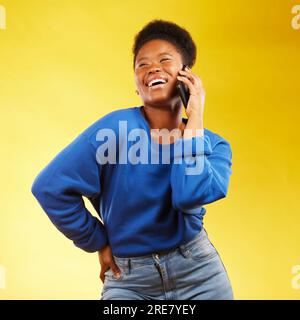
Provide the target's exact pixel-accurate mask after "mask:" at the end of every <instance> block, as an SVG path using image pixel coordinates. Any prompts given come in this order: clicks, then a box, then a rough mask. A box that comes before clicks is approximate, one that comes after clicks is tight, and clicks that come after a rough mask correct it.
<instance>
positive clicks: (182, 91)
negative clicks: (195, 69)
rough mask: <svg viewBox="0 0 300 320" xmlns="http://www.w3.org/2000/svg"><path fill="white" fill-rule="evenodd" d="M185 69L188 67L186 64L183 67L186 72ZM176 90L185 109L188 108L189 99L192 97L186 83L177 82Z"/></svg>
mask: <svg viewBox="0 0 300 320" xmlns="http://www.w3.org/2000/svg"><path fill="white" fill-rule="evenodd" d="M185 67H186V65H185V64H184V65H183V67H182V70H184V69H185ZM176 88H177V90H178V92H179V95H180V97H181V100H182V103H183V105H184V107H185V108H187V105H188V101H189V97H190V92H189V89H188V87H187V85H186V84H185V83H183V82H182V81H180V80H177V83H176Z"/></svg>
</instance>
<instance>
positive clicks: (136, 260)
mask: <svg viewBox="0 0 300 320" xmlns="http://www.w3.org/2000/svg"><path fill="white" fill-rule="evenodd" d="M206 235H207V233H206V230H205V229H204V228H203V227H202V229H201V230H200V232H199V233H198V234H197V235H196V236H195V237H193V238H192V239H191V240H190V241H188V242H187V243H184V244H182V245H179V246H177V247H175V248H172V249H168V250H160V251H157V252H153V253H150V254H146V255H143V256H133V257H126V258H122V257H116V256H114V260H115V262H116V264H117V265H118V266H119V267H121V268H123V269H126V268H129V267H130V265H131V266H133V267H134V266H139V265H146V264H153V262H154V261H156V262H159V261H163V260H165V259H166V258H170V257H171V255H173V254H176V252H178V251H180V252H181V253H182V254H183V255H184V254H185V252H186V251H187V250H188V249H189V248H190V247H191V246H192V245H193V244H194V243H195V242H197V241H198V240H200V239H201V238H203V237H205V236H206Z"/></svg>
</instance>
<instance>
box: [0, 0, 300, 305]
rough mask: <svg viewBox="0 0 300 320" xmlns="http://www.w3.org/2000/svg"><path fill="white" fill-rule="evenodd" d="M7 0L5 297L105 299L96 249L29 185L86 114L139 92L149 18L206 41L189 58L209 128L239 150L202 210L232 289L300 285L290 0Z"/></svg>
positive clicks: (295, 66)
mask: <svg viewBox="0 0 300 320" xmlns="http://www.w3.org/2000/svg"><path fill="white" fill-rule="evenodd" d="M0 4H2V5H3V6H4V7H5V8H6V14H7V21H6V23H7V26H6V30H0V110H1V120H0V133H1V159H0V161H1V166H0V176H1V187H0V188H1V189H0V192H1V202H0V266H3V267H4V268H5V270H6V279H5V280H6V286H5V289H1V286H0V299H61V298H65V299H75V298H76V299H99V298H100V292H101V289H102V283H101V281H100V279H99V278H98V276H99V271H100V267H99V263H98V257H97V254H88V253H85V252H84V251H81V250H80V249H78V248H76V247H75V246H74V245H73V244H72V242H71V241H69V240H67V239H66V238H65V237H64V236H63V235H62V234H60V233H59V232H58V231H57V230H56V229H55V227H54V226H53V225H52V224H51V222H50V220H49V219H48V217H47V216H46V214H45V213H44V212H43V211H42V209H41V207H40V206H39V205H38V203H37V201H36V200H35V198H34V197H33V196H32V194H31V192H30V188H31V185H32V182H33V179H34V177H35V176H36V175H37V174H38V172H39V171H40V170H41V169H42V168H44V166H45V165H46V164H47V163H48V162H49V161H50V160H51V159H52V158H53V157H54V156H55V155H56V154H57V153H58V152H59V151H60V150H61V149H62V148H63V147H64V146H66V145H67V144H68V143H69V142H71V140H73V139H74V138H75V137H76V136H77V135H78V134H79V133H80V132H81V131H82V130H84V129H85V128H86V127H87V126H89V125H90V124H91V123H92V122H94V121H96V120H97V119H98V118H100V117H102V116H103V115H105V114H107V113H108V112H111V111H113V110H117V109H121V108H128V107H132V106H137V105H140V104H141V101H140V99H139V97H138V96H137V95H136V94H135V84H134V76H133V69H132V54H131V47H132V44H133V38H134V35H135V34H136V33H137V32H138V31H139V30H140V29H141V28H142V27H143V26H144V25H145V24H146V23H147V22H149V21H150V20H152V19H154V18H161V19H166V20H171V21H174V22H176V23H178V24H179V25H181V26H183V27H185V28H186V29H187V30H188V31H189V32H190V33H191V35H192V37H193V38H194V40H195V42H196V44H197V49H198V55H197V62H196V65H195V66H194V67H193V69H192V71H193V72H195V73H196V74H197V75H199V76H200V77H201V78H202V80H203V83H204V86H205V89H206V104H205V118H204V121H205V127H206V128H208V129H210V130H212V131H214V132H217V133H219V134H220V135H222V136H223V137H224V138H226V139H227V140H229V141H230V143H231V146H232V149H233V167H232V169H233V174H232V177H231V182H230V188H229V193H228V196H227V198H225V199H222V200H220V201H218V202H216V203H214V204H210V205H208V206H206V209H207V214H206V216H205V220H204V222H205V227H206V229H207V231H208V233H209V236H210V239H211V241H212V242H213V243H214V245H215V246H216V247H217V249H218V251H219V253H220V255H221V257H222V259H223V262H224V264H225V266H226V268H227V271H228V273H229V276H230V278H231V281H232V286H233V289H234V294H235V298H236V299H299V298H300V289H298V290H297V289H295V288H293V286H292V279H293V277H294V275H293V274H292V267H293V266H295V265H299V264H300V255H299V252H300V250H299V243H300V232H299V231H300V228H299V225H300V217H299V204H298V199H299V195H300V188H299V185H300V184H299V176H300V170H299V169H300V168H299V165H298V162H299V155H300V152H299V144H300V143H299V138H300V134H299V130H300V129H299V127H300V125H299V123H298V122H299V115H300V112H299V107H300V103H299V102H300V97H299V92H300V81H299V75H300V59H299V57H300V50H299V49H300V30H294V29H293V28H292V26H291V20H292V18H293V15H292V13H291V9H292V7H293V6H294V5H295V4H296V2H295V1H286V0H282V1H261V0H260V1H257V0H255V1H251V2H245V1H233V0H231V1H211V0H206V1H198V0H197V1H189V0H185V1H184V3H183V4H181V3H180V2H176V1H173V0H169V1H128V0H126V1H121V0H119V1H100V0H97V1H96V0H77V1H70V0H52V1H50V0H43V1H41V0H40V1H38V0H26V1H25V0H24V1H21V0H0ZM87 205H88V204H87ZM88 208H89V209H90V210H91V211H92V208H91V206H89V205H88ZM92 212H93V214H95V212H94V211H92Z"/></svg>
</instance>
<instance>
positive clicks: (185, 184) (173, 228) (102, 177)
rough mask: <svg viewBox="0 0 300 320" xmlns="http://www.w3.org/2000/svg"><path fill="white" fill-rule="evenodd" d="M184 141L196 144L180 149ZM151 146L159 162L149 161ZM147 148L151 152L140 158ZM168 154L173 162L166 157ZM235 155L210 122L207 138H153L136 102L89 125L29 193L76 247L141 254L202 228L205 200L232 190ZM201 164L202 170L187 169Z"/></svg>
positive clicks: (185, 239)
mask: <svg viewBox="0 0 300 320" xmlns="http://www.w3.org/2000/svg"><path fill="white" fill-rule="evenodd" d="M183 121H184V122H185V123H186V122H187V119H185V118H183ZM120 124H122V126H120ZM125 124H126V125H125ZM137 129H138V130H139V131H138V130H137ZM124 130H126V131H124ZM120 131H122V132H121V133H122V134H120ZM139 132H141V133H146V135H144V136H143V135H142V134H141V135H139V134H137V133H139ZM113 133H115V134H113ZM185 145H187V146H188V145H189V146H190V147H191V148H188V147H187V148H186V150H187V151H185V152H184V154H183V150H184V148H185ZM199 145H201V146H202V147H201V148H198V149H197V146H199ZM114 146H115V147H114ZM166 148H167V151H168V150H169V154H168V152H166ZM150 149H151V150H150ZM104 150H106V151H105V152H104ZM153 150H156V156H158V157H159V161H158V163H153V161H152V162H151V163H149V159H150V160H151V158H150V155H153V154H155V152H153ZM148 151H149V152H148ZM145 152H148V157H145V156H144V157H141V153H143V155H145V154H146V153H145ZM109 154H110V155H111V158H109ZM164 154H168V157H169V160H170V161H169V162H168V159H167V160H165V162H163V161H162V158H163V156H164ZM139 157H140V158H139ZM114 158H115V160H116V161H114ZM141 158H143V161H142V160H141ZM128 159H130V161H129V160H128ZM139 159H140V161H138V160H139ZM145 159H146V160H148V163H147V161H145ZM231 159H232V152H231V148H230V145H229V143H228V142H227V141H226V140H225V139H223V138H222V137H221V136H219V135H218V134H216V133H213V132H212V131H210V130H208V129H206V128H205V129H204V136H203V137H193V138H191V139H183V138H180V139H178V140H176V141H175V143H173V144H168V145H162V144H158V143H157V142H154V140H153V139H152V138H151V135H150V128H149V125H148V122H147V121H146V119H145V118H144V116H143V115H142V113H141V107H140V106H139V107H132V108H127V109H120V110H117V111H113V112H111V113H109V114H107V115H105V116H104V117H102V118H100V119H99V120H97V121H96V122H95V123H93V124H92V125H91V126H89V127H88V128H87V129H85V130H84V131H83V132H82V133H81V134H79V136H77V137H76V138H75V139H74V140H73V141H72V142H71V143H70V144H69V145H68V146H66V147H65V148H64V149H63V150H62V151H61V152H59V153H58V155H56V157H55V158H54V159H53V160H52V161H51V162H50V163H49V164H48V165H47V166H46V167H45V168H44V169H43V170H42V171H41V172H40V173H39V174H38V175H37V177H36V178H35V180H34V182H33V185H32V188H31V191H32V193H33V195H34V196H35V197H36V199H37V200H38V202H39V203H40V205H41V207H42V208H43V210H44V211H45V212H46V213H47V215H48V216H49V218H50V220H51V221H52V223H53V224H54V225H55V226H56V227H57V229H58V230H60V231H61V232H62V233H63V234H64V235H65V236H66V237H68V238H69V239H71V240H72V241H73V242H74V244H75V245H76V246H77V247H79V248H81V249H83V250H85V251H87V252H95V251H97V250H99V249H101V248H102V247H103V246H104V245H106V244H110V246H111V248H112V252H113V254H114V255H115V256H117V257H130V256H141V255H145V254H149V253H153V252H158V251H160V250H166V249H171V248H175V247H176V246H178V245H181V244H184V243H186V242H188V241H189V240H191V239H192V238H193V237H195V236H196V235H197V234H198V233H199V231H200V230H201V228H202V226H203V216H204V214H205V213H206V209H205V208H204V207H203V206H204V205H206V204H208V203H211V202H214V201H217V200H218V199H221V198H224V197H225V196H226V194H227V190H228V185H229V178H230V175H231V173H232V169H231V165H232V162H231ZM180 160H181V161H180ZM105 162H106V163H105ZM141 162H142V163H141ZM197 164H198V169H199V168H200V169H201V170H198V169H197V170H194V171H191V172H190V173H188V171H187V170H188V169H191V170H193V168H196V167H197ZM82 196H84V197H86V198H87V199H89V201H90V202H91V203H92V205H93V207H94V208H95V210H96V211H97V213H98V215H99V218H101V221H100V220H99V219H98V218H96V217H95V216H94V215H92V214H91V213H90V212H89V211H88V210H87V208H86V206H85V205H84V201H83V198H82Z"/></svg>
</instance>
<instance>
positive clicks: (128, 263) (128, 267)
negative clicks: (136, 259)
mask: <svg viewBox="0 0 300 320" xmlns="http://www.w3.org/2000/svg"><path fill="white" fill-rule="evenodd" d="M126 267H127V270H126V273H127V274H128V275H129V274H130V269H131V259H130V258H128V260H127V263H126Z"/></svg>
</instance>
